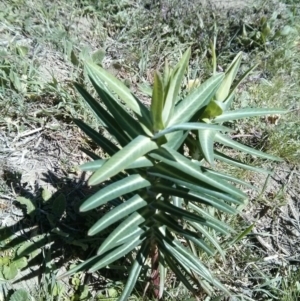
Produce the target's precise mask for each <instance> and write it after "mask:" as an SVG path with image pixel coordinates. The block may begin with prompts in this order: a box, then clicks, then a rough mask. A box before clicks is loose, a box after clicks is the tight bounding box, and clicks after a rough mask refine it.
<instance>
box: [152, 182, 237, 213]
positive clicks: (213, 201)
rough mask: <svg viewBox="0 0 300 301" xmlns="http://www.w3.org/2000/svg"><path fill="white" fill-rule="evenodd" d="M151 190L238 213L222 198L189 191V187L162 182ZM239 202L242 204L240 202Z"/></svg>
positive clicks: (227, 211)
mask: <svg viewBox="0 0 300 301" xmlns="http://www.w3.org/2000/svg"><path fill="white" fill-rule="evenodd" d="M151 191H160V192H163V194H168V195H174V196H178V197H181V198H183V199H185V200H190V201H193V202H198V203H202V204H205V205H208V206H212V207H214V208H216V209H219V210H221V211H224V212H226V213H229V214H235V213H236V210H235V209H234V208H233V207H231V206H229V205H228V204H226V203H225V202H223V201H222V200H220V199H217V198H215V197H213V196H208V195H205V194H203V193H197V192H193V191H189V190H188V189H184V188H181V187H180V188H178V187H177V188H173V187H168V186H165V185H162V184H161V185H157V186H156V187H153V188H152V187H151ZM238 204H240V202H238Z"/></svg>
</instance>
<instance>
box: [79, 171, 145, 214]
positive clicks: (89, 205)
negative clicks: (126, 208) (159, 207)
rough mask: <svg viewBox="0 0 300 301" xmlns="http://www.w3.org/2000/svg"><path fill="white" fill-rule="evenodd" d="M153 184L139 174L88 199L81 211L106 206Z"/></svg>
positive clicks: (118, 182)
mask: <svg viewBox="0 0 300 301" xmlns="http://www.w3.org/2000/svg"><path fill="white" fill-rule="evenodd" d="M150 185H151V183H150V182H149V181H148V180H146V179H145V178H143V177H142V176H140V175H138V174H134V175H130V176H128V177H126V178H124V179H122V180H120V181H117V182H114V183H112V184H110V185H107V186H105V187H104V188H102V189H101V190H100V191H98V192H97V193H95V194H94V195H93V196H91V197H90V198H88V199H87V200H86V201H85V202H84V203H83V204H82V205H81V206H80V209H79V210H80V211H81V212H86V211H89V210H92V209H94V208H96V207H99V206H101V205H104V204H106V203H107V202H108V201H111V200H113V199H115V198H117V197H119V196H122V195H124V194H127V193H129V192H132V191H135V190H138V189H141V188H144V187H147V186H150Z"/></svg>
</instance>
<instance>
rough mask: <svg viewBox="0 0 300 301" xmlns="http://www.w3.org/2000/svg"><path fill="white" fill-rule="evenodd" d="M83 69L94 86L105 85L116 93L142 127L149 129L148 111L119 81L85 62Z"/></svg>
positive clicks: (101, 69)
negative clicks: (137, 118)
mask: <svg viewBox="0 0 300 301" xmlns="http://www.w3.org/2000/svg"><path fill="white" fill-rule="evenodd" d="M85 67H86V70H87V73H88V74H89V76H90V77H91V78H92V80H93V81H94V82H95V83H96V85H98V86H101V85H103V83H106V84H107V85H108V87H109V88H110V89H111V90H113V91H114V92H115V93H117V95H118V96H119V97H120V98H121V99H122V101H124V102H125V103H126V105H127V106H128V107H129V108H130V109H131V110H132V111H133V112H135V113H136V114H137V116H139V117H140V118H141V119H142V120H143V122H144V125H145V126H146V127H147V128H148V129H151V127H152V125H151V119H150V114H149V111H148V110H147V108H146V107H145V106H144V105H143V104H142V103H141V102H140V101H138V100H137V99H136V98H135V97H134V96H133V95H132V93H131V91H130V90H129V89H128V88H127V87H126V86H125V85H124V84H123V83H122V82H121V81H120V80H118V79H117V78H115V77H114V76H113V75H111V74H110V73H108V72H107V71H105V70H104V69H103V68H101V67H99V66H97V65H96V64H94V63H92V62H87V63H86V64H85ZM99 82H100V83H99ZM98 83H99V84H98ZM141 119H140V121H141Z"/></svg>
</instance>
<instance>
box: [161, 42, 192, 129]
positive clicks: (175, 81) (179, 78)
mask: <svg viewBox="0 0 300 301" xmlns="http://www.w3.org/2000/svg"><path fill="white" fill-rule="evenodd" d="M190 55H191V49H190V48H189V49H188V50H187V51H186V52H185V53H184V54H183V56H182V58H181V60H180V61H179V63H178V64H177V66H176V67H175V68H174V70H173V72H172V75H171V79H170V82H169V87H168V92H167V95H166V99H165V104H164V108H163V112H162V119H163V123H164V124H165V125H166V124H168V121H169V119H170V117H171V116H172V115H173V112H174V106H175V101H176V98H177V96H178V94H179V90H180V88H181V85H182V82H183V77H184V73H185V71H186V68H187V66H188V63H189V58H190Z"/></svg>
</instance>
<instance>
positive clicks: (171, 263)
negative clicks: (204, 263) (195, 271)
mask: <svg viewBox="0 0 300 301" xmlns="http://www.w3.org/2000/svg"><path fill="white" fill-rule="evenodd" d="M159 247H160V248H162V249H163V252H164V256H165V261H166V263H167V264H168V266H169V267H170V269H171V270H172V271H173V272H174V274H175V275H176V277H177V278H178V280H179V281H181V282H182V283H183V285H184V286H185V287H186V288H187V289H188V290H189V291H191V292H194V293H195V289H194V288H193V286H192V285H191V284H190V282H189V281H188V279H187V275H184V274H183V273H182V272H181V270H180V269H179V268H178V266H177V265H176V264H175V263H174V261H177V260H176V259H175V260H174V259H172V258H173V256H172V254H171V253H170V251H169V250H168V249H167V248H166V247H164V245H163V244H162V243H161V244H160V245H159ZM177 264H178V265H179V266H181V263H180V262H177ZM185 271H186V270H185ZM186 273H188V271H186ZM188 276H189V277H190V278H191V275H190V274H188Z"/></svg>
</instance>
